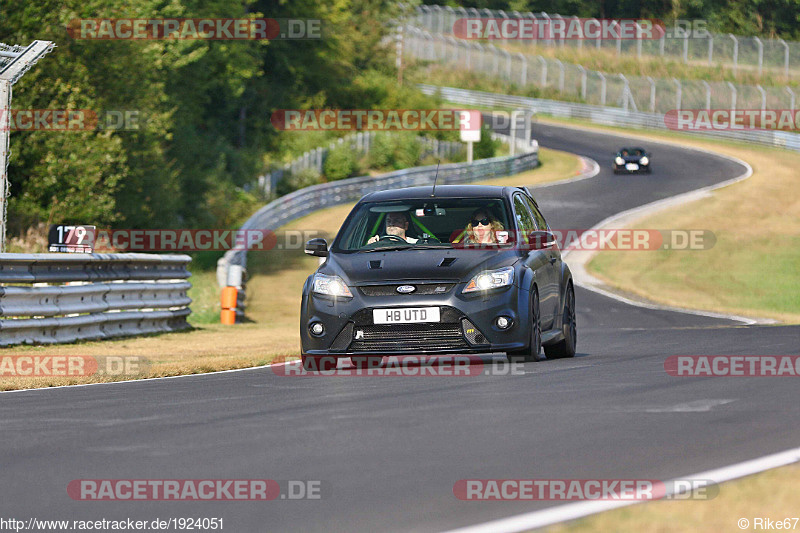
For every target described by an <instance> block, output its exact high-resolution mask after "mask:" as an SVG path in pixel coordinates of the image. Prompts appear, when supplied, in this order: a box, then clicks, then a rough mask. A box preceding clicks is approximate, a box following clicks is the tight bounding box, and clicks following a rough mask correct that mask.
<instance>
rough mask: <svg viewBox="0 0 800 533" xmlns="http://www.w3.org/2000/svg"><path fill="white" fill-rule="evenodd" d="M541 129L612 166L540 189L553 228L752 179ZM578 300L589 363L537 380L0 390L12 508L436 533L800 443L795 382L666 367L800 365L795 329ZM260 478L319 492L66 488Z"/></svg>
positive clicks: (707, 160) (181, 381) (301, 380)
mask: <svg viewBox="0 0 800 533" xmlns="http://www.w3.org/2000/svg"><path fill="white" fill-rule="evenodd" d="M534 136H535V138H537V139H538V140H539V143H540V145H541V146H545V147H550V148H557V149H561V150H567V151H571V152H574V153H577V154H580V155H585V156H588V157H590V158H593V159H595V160H596V161H598V162H599V163H600V164H601V167H602V170H601V172H600V174H599V175H598V176H597V177H595V178H592V179H588V180H583V181H580V182H575V183H568V184H563V185H557V186H552V187H548V188H544V189H541V190H540V191H538V192H537V191H535V190H534V194H535V195H536V196H537V199H538V201H539V204H540V206H542V209H543V211H544V214H545V216H546V217H547V218H548V221H549V222H550V224H551V226H552V227H554V228H589V227H591V226H592V225H594V224H595V223H597V222H599V221H600V220H602V219H604V218H606V217H608V216H610V215H612V214H615V213H617V212H620V211H622V210H625V209H629V208H632V207H635V206H638V205H642V204H644V203H648V202H651V201H654V200H657V199H659V198H664V197H668V196H672V195H675V194H678V193H681V192H686V191H689V190H692V189H696V188H699V187H702V186H706V185H710V184H714V183H717V182H720V181H724V180H727V179H730V178H733V177H735V176H737V175H739V174H741V173H742V172H743V169H742V167H741V166H740V165H738V164H736V163H733V162H730V161H728V160H726V159H722V158H719V157H716V156H712V155H709V154H704V153H700V152H693V151H688V150H684V149H681V148H673V147H665V146H659V145H648V144H647V143H638V142H636V140H635V139H634V138H632V139H630V143H632V144H644V145H645V147H646V148H648V149H649V150H650V151H651V152H652V153H653V157H652V160H653V168H654V170H653V173H652V174H651V175H641V176H615V175H613V173H612V172H611V169H610V162H611V157H613V154H614V153H615V152H616V150H617V149H618V148H619V147H620V146H621V145H623V144H625V143H626V142H627V141H622V140H620V139H619V138H616V137H608V136H604V135H600V134H596V133H588V132H579V131H577V130H570V129H564V128H559V127H553V126H545V125H541V124H537V125H536V127H535V129H534ZM576 300H577V306H578V352H579V353H578V356H577V357H576V358H575V359H571V360H570V359H567V360H556V361H542V362H540V363H532V364H528V365H525V374H524V375H510V376H508V375H491V376H489V375H479V376H475V377H405V378H401V377H383V378H380V377H372V378H369V377H285V376H278V375H276V374H275V373H274V372H273V371H272V370H271V369H264V368H262V369H255V370H248V371H242V372H230V373H220V374H214V375H208V376H191V377H184V378H177V379H162V380H153V381H142V382H135V383H126V384H116V385H115V384H110V385H98V386H88V387H77V388H62V389H53V390H40V391H30V392H15V393H7V394H6V393H4V394H0V427H2V429H3V438H2V440H1V441H0V442H2V457H3V458H4V461H3V463H4V464H3V472H2V479H3V485H2V489H0V501H2V516H4V517H6V518H10V517H15V518H17V519H24V520H27V519H28V518H29V517H37V518H40V519H70V520H73V519H74V520H82V519H83V520H88V519H92V520H95V519H102V518H106V519H124V518H129V517H130V518H134V519H140V520H153V519H155V518H161V519H168V518H171V517H206V518H211V517H221V518H224V531H237V532H238V531H331V532H332V531H341V532H353V531H441V530H446V529H450V528H455V527H460V526H466V525H470V524H476V523H481V522H485V521H488V520H491V519H496V518H502V517H507V516H511V515H514V514H518V513H522V512H527V511H531V510H536V509H542V508H546V507H551V506H554V505H561V504H560V503H559V502H466V501H460V500H458V499H457V498H456V497H455V496H454V494H453V485H454V483H455V482H456V481H458V480H461V479H472V478H478V479H489V478H510V479H530V478H537V479H589V478H592V479H598V478H599V479H638V478H643V479H664V480H666V479H671V478H675V477H678V476H681V475H689V474H692V473H696V472H701V471H704V470H708V469H712V468H718V467H722V466H725V465H728V464H732V463H736V462H740V461H744V460H747V459H753V458H756V457H759V456H762V455H765V454H769V453H775V452H779V451H782V450H786V449H789V448H794V447H797V446H798V445H799V444H798V443H800V406H799V405H798V403H797V390H798V389H797V381H796V380H795V379H791V378H779V379H771V378H719V377H717V378H679V377H671V376H669V375H667V374H666V372H665V371H664V360H665V359H666V357H668V356H670V355H702V354H709V355H715V354H736V355H754V354H761V355H797V354H800V327H794V326H792V327H778V326H742V325H741V323H739V322H734V321H729V320H723V319H715V318H708V317H702V316H694V315H689V314H682V313H675V312H669V311H655V310H648V309H642V308H637V307H632V306H629V305H626V304H622V303H620V302H617V301H615V300H612V299H609V298H606V297H603V296H600V295H597V294H595V293H591V292H588V291H585V290H582V289H578V290H577V294H576ZM298 305H299V294H298ZM490 360H491V358H489V357H487V358H486V361H487V362H489V361H490ZM251 478H266V479H274V480H320V481H322V487H323V498H322V499H321V500H304V501H295V500H289V499H286V500H282V499H276V500H274V501H269V502H224V501H222V502H220V501H207V502H125V501H122V502H119V501H118V502H108V501H106V502H103V501H73V500H72V499H70V497H69V496H68V494H67V491H66V488H67V484H68V483H69V482H70V481H71V480H73V479H251ZM722 490H725V488H724V486H723V487H722ZM736 518H737V517H734V516H731V526H732V529H735V527H734V524H735V520H736Z"/></svg>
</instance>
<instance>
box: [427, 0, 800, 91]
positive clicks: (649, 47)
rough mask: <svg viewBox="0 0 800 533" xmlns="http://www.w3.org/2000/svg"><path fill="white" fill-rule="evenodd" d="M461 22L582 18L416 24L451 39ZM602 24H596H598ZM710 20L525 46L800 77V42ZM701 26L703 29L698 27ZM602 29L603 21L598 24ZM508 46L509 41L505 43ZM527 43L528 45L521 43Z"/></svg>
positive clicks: (453, 12)
mask: <svg viewBox="0 0 800 533" xmlns="http://www.w3.org/2000/svg"><path fill="white" fill-rule="evenodd" d="M462 18H471V19H475V18H482V19H530V20H532V21H535V22H539V23H546V24H552V23H553V21H559V22H560V23H561V24H565V25H566V24H568V23H570V20H571V19H577V18H578V17H574V16H572V17H564V16H561V15H558V14H548V13H544V12H541V13H531V12H527V13H520V12H519V11H507V12H506V11H502V10H492V9H476V8H463V7H456V8H453V7H449V6H444V7H443V6H419V7H418V8H417V10H416V17H415V18H414V25H415V26H419V27H421V28H423V29H425V30H427V31H430V32H434V33H440V34H445V35H452V33H453V25H454V23H455V22H456V20H458V19H462ZM595 20H597V19H595ZM704 22H705V21H698V20H691V21H676V23H675V24H673V25H671V26H667V27H664V28H663V31H657V32H655V33H654V34H653V36H652V37H653V38H648V39H623V38H619V39H591V40H590V39H566V38H547V39H540V40H536V41H534V40H530V41H528V42H527V44H526V46H529V47H530V48H532V49H535V48H536V47H537V46H540V47H571V48H575V49H582V48H589V47H591V48H593V49H596V50H610V51H614V52H615V53H616V54H618V55H621V54H635V55H636V56H637V57H639V58H641V57H643V56H652V57H664V58H670V59H675V60H678V61H681V62H683V63H687V64H696V65H704V66H717V65H721V66H724V67H725V68H729V69H732V70H734V71H736V70H737V69H741V70H744V69H747V70H752V71H754V72H758V74H759V75H760V74H762V72H763V71H764V70H767V71H771V72H773V73H776V74H781V75H783V76H785V77H786V78H787V79H788V78H790V77H794V78H797V77H798V76H800V42H797V41H785V40H783V39H761V38H759V37H747V36H741V35H733V34H731V33H726V34H718V33H711V32H709V31H707V30H706V29H705V24H704ZM698 23H699V24H698ZM598 25H599V21H598ZM506 42H508V41H506ZM516 42H519V43H525V41H521V40H520V41H516Z"/></svg>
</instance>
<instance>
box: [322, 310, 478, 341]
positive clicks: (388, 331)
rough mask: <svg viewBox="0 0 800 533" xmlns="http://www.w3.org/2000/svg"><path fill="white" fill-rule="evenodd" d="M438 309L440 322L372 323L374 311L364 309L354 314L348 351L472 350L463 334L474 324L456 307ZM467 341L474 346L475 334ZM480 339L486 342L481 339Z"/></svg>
mask: <svg viewBox="0 0 800 533" xmlns="http://www.w3.org/2000/svg"><path fill="white" fill-rule="evenodd" d="M439 310H440V319H441V322H436V323H420V324H373V323H372V309H362V310H361V311H359V312H357V313H356V314H354V315H353V320H354V327H353V329H352V330H350V331H352V336H353V337H352V339H353V340H352V342H351V343H350V346H349V347H348V351H350V352H376V351H391V352H421V351H422V352H424V351H427V350H461V349H467V348H470V347H471V344H469V343H467V340H466V339H465V338H464V334H463V332H464V331H465V328H467V327H468V326H472V324H471V323H470V322H469V321H467V320H466V319H463V317H462V314H461V312H460V311H458V310H457V309H455V308H453V307H448V306H441V307H439ZM462 323H463V325H462ZM472 327H473V328H474V326H472ZM348 333H349V332H348ZM356 336H358V339H356V338H355V337H356ZM468 338H469V340H470V342H471V343H473V342H474V335H472V334H470V335H468ZM337 340H338V339H337ZM481 340H484V342H485V339H483V338H482V337H481ZM475 344H477V343H475Z"/></svg>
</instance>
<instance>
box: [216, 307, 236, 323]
mask: <svg viewBox="0 0 800 533" xmlns="http://www.w3.org/2000/svg"><path fill="white" fill-rule="evenodd" d="M219 320H220V322H221V323H222V324H224V325H226V326H232V325H234V324H236V310H235V309H223V310H222V312H221V313H220V316H219Z"/></svg>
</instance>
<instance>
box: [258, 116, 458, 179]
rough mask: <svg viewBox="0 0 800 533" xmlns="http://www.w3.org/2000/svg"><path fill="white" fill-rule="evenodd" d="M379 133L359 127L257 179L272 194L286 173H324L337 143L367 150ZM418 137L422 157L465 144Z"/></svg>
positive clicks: (450, 153) (449, 151) (454, 150)
mask: <svg viewBox="0 0 800 533" xmlns="http://www.w3.org/2000/svg"><path fill="white" fill-rule="evenodd" d="M391 134H392V133H391V132H386V133H384V135H391ZM377 135H378V132H376V131H359V132H357V133H351V134H350V135H345V136H344V137H341V138H339V139H338V140H336V141H332V142H331V143H329V144H328V146H320V147H318V148H315V149H313V150H309V151H307V152H305V153H304V154H303V155H301V156H300V157H297V158H296V159H294V160H292V161H291V162H289V163H286V164H285V165H283V167H281V168H276V169H274V170H271V171H270V172H268V173H267V174H264V175H263V176H259V177H258V179H257V180H256V183H257V186H258V188H259V189H260V190H261V191H263V192H264V193H265V194H270V193H271V192H272V191H274V190H275V188H276V187H277V184H278V182H279V181H280V180H281V179H283V178H284V176H285V175H286V174H296V173H298V172H300V171H301V170H305V169H310V168H311V169H315V170H316V171H317V172H318V173H319V174H323V173H324V166H325V160H326V159H327V157H328V153H329V152H330V150H333V149H334V148H336V147H337V146H341V145H347V146H349V147H350V149H351V150H354V151H356V152H357V153H359V154H362V155H363V154H368V153H370V152H371V150H372V147H373V145H374V144H375V137H376V136H377ZM417 140H418V142H419V143H420V145H421V146H422V148H423V153H422V154H421V156H420V159H421V158H424V157H425V156H426V155H428V154H431V155H434V156H436V157H439V158H442V157H446V158H450V157H452V156H453V155H456V154H459V153H460V152H463V151H464V146H465V145H464V143H461V142H458V141H440V140H438V139H436V138H432V137H417Z"/></svg>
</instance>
